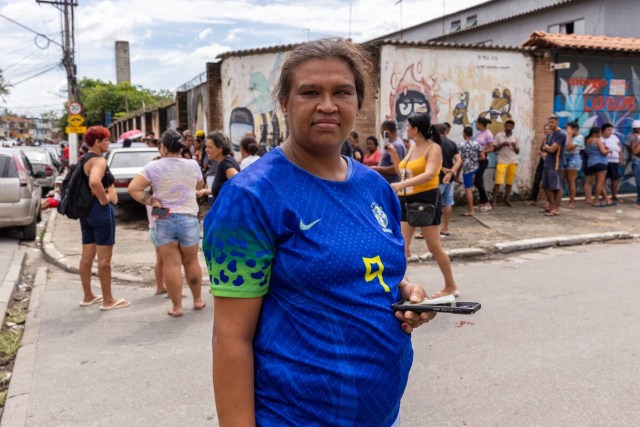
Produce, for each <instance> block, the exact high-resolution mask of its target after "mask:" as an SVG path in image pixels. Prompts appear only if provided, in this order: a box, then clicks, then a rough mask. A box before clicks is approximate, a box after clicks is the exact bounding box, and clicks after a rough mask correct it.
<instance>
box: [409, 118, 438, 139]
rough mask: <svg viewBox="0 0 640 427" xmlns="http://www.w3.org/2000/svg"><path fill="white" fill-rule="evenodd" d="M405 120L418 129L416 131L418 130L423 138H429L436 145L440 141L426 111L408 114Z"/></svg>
mask: <svg viewBox="0 0 640 427" xmlns="http://www.w3.org/2000/svg"><path fill="white" fill-rule="evenodd" d="M407 121H408V122H409V124H411V127H414V128H416V129H418V132H420V133H421V134H422V136H424V137H425V139H430V140H432V141H433V142H435V143H437V144H438V145H440V144H441V143H442V140H441V139H440V135H438V132H436V131H435V129H434V128H433V125H432V124H431V119H430V118H429V115H428V114H427V113H418V114H414V115H413V116H409V118H408V119H407Z"/></svg>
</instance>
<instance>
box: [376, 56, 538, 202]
mask: <svg viewBox="0 0 640 427" xmlns="http://www.w3.org/2000/svg"><path fill="white" fill-rule="evenodd" d="M380 68H381V69H380V117H379V120H380V122H382V121H383V120H386V119H393V120H396V121H397V122H398V126H399V128H400V131H399V134H400V135H402V132H404V129H405V128H406V123H407V122H406V118H407V117H408V116H410V115H411V114H413V113H415V112H416V110H418V111H419V108H420V107H427V109H428V110H429V111H430V114H431V119H432V122H433V123H442V122H449V123H450V124H451V125H452V129H451V133H450V134H449V138H450V139H452V140H453V141H455V142H460V141H462V140H463V138H462V130H463V128H464V126H465V125H471V126H473V125H474V123H475V121H476V119H477V118H478V117H479V116H483V117H487V118H490V119H491V120H492V121H493V123H492V124H491V125H489V129H491V131H492V132H493V133H494V135H495V134H496V133H498V132H500V131H502V130H503V123H504V121H506V120H507V119H508V118H511V119H513V120H514V121H515V123H516V128H515V130H514V133H515V135H516V136H517V137H518V138H519V140H520V146H521V150H520V164H519V172H518V177H517V178H516V186H515V188H514V190H516V188H522V189H529V187H530V182H529V181H530V177H531V176H532V173H531V168H532V167H535V165H532V164H531V163H532V162H531V155H530V154H531V145H532V144H531V143H532V141H531V140H532V137H533V60H532V58H530V57H529V56H527V55H525V54H523V53H520V52H508V51H498V50H490V49H483V50H470V49H434V48H419V47H403V46H393V45H386V46H383V47H382V49H381V54H380ZM474 130H475V127H474ZM492 165H495V160H493V162H492V163H491V164H490V166H492Z"/></svg>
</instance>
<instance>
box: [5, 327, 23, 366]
mask: <svg viewBox="0 0 640 427" xmlns="http://www.w3.org/2000/svg"><path fill="white" fill-rule="evenodd" d="M21 338H22V333H21V332H18V331H2V332H0V362H3V363H4V362H7V361H9V360H11V358H12V357H14V356H15V355H16V353H17V352H18V349H19V348H20V340H21Z"/></svg>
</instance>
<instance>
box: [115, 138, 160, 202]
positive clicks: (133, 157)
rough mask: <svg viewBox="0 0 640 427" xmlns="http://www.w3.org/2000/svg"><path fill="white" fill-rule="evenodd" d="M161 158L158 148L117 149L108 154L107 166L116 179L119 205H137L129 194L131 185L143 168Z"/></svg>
mask: <svg viewBox="0 0 640 427" xmlns="http://www.w3.org/2000/svg"><path fill="white" fill-rule="evenodd" d="M157 157H160V152H159V151H158V149H157V148H143V147H141V148H116V149H114V150H111V151H109V153H108V154H107V166H109V170H110V171H111V173H112V174H113V177H114V178H115V182H114V186H115V187H116V192H117V193H118V203H119V204H134V203H137V202H136V201H135V200H133V199H132V198H131V196H130V195H129V193H128V192H127V187H129V183H130V182H131V180H132V179H133V177H135V176H136V175H138V174H139V173H140V171H141V170H142V168H143V167H145V166H146V165H147V163H149V162H150V161H152V160H153V159H155V158H157Z"/></svg>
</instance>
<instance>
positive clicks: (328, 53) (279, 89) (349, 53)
mask: <svg viewBox="0 0 640 427" xmlns="http://www.w3.org/2000/svg"><path fill="white" fill-rule="evenodd" d="M331 58H335V59H340V60H342V61H344V62H345V63H346V64H347V65H348V66H349V67H350V68H351V71H352V72H353V76H354V79H355V83H356V94H357V96H358V110H359V109H360V108H361V107H362V104H363V102H364V95H365V91H366V89H367V88H368V86H369V75H370V69H371V57H370V55H369V53H368V51H367V50H366V48H365V47H363V46H362V45H358V44H355V43H353V42H352V41H350V40H347V39H343V38H338V37H335V38H330V37H327V38H322V39H318V40H313V41H310V42H307V43H304V44H301V45H300V46H298V47H296V48H295V49H293V50H292V51H291V52H290V53H289V54H288V55H287V57H286V58H285V60H284V62H283V64H282V68H281V70H280V78H279V79H278V83H277V84H276V86H275V88H274V90H273V94H274V97H275V98H276V99H278V100H281V99H286V98H288V97H289V93H290V92H291V79H292V74H293V72H294V71H295V69H296V68H298V66H299V65H300V64H302V63H304V62H306V61H309V60H311V59H331Z"/></svg>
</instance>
